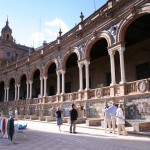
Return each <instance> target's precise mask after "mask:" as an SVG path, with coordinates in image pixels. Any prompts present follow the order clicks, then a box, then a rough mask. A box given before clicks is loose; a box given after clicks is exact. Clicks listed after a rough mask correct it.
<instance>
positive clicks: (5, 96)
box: [4, 87, 7, 102]
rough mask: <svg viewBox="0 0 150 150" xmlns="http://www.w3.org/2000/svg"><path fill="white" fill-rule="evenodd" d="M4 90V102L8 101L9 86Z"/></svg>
mask: <svg viewBox="0 0 150 150" xmlns="http://www.w3.org/2000/svg"><path fill="white" fill-rule="evenodd" d="M4 90H5V94H4V102H6V100H7V88H6V87H5V88H4Z"/></svg>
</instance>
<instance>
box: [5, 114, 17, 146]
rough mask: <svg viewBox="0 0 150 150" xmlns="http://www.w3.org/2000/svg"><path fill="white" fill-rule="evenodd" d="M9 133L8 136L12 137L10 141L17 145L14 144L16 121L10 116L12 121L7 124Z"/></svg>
mask: <svg viewBox="0 0 150 150" xmlns="http://www.w3.org/2000/svg"><path fill="white" fill-rule="evenodd" d="M7 130H8V131H7V132H8V136H9V137H10V140H11V142H12V143H13V144H15V142H14V138H13V136H14V133H15V128H14V119H13V117H12V116H10V119H9V120H8V122H7Z"/></svg>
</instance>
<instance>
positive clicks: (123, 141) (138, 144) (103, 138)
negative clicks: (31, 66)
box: [0, 120, 150, 150]
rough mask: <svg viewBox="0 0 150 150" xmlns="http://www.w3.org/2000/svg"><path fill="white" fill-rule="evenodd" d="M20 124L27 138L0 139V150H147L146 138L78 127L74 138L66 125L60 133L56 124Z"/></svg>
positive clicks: (148, 147)
mask: <svg viewBox="0 0 150 150" xmlns="http://www.w3.org/2000/svg"><path fill="white" fill-rule="evenodd" d="M20 122H22V123H25V124H26V123H27V125H28V127H27V130H26V131H25V135H26V136H25V137H24V136H23V134H22V133H17V134H16V136H15V142H16V144H12V143H11V142H10V141H9V140H8V139H2V138H1V139H0V150H60V149H61V150H150V138H149V137H148V136H139V135H130V134H129V135H128V136H119V135H117V134H105V133H104V130H98V129H90V128H83V127H77V132H78V133H77V134H70V133H69V132H68V131H69V126H67V125H62V127H61V130H62V132H59V131H58V127H57V125H56V124H55V123H43V122H36V121H27V120H25V121H20Z"/></svg>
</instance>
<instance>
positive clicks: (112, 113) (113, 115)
mask: <svg viewBox="0 0 150 150" xmlns="http://www.w3.org/2000/svg"><path fill="white" fill-rule="evenodd" d="M116 111H117V107H116V106H115V103H114V102H111V106H110V107H109V108H108V112H109V114H110V116H111V124H112V129H113V133H114V134H115V133H116V131H115V129H116Z"/></svg>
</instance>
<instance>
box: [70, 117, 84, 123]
mask: <svg viewBox="0 0 150 150" xmlns="http://www.w3.org/2000/svg"><path fill="white" fill-rule="evenodd" d="M85 120H86V118H78V119H77V120H76V124H81V123H85ZM67 123H69V124H70V118H67Z"/></svg>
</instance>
